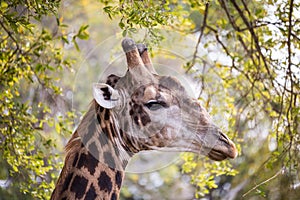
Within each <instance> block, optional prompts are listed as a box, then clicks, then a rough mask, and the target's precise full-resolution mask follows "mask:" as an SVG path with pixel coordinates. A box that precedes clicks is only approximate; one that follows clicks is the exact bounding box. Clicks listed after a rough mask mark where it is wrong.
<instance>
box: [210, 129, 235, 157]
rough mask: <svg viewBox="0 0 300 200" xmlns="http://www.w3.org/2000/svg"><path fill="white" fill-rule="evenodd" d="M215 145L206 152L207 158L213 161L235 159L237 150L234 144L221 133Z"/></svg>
mask: <svg viewBox="0 0 300 200" xmlns="http://www.w3.org/2000/svg"><path fill="white" fill-rule="evenodd" d="M219 134H220V137H219V140H218V141H217V143H216V145H215V146H214V147H213V148H212V149H211V150H210V151H209V152H208V154H207V156H208V157H209V158H210V159H212V160H215V161H222V160H224V159H226V158H231V159H233V158H235V157H236V156H237V154H238V153H237V149H236V147H235V144H234V143H233V142H232V141H231V140H230V139H229V138H228V137H227V136H226V135H225V134H224V133H222V132H219Z"/></svg>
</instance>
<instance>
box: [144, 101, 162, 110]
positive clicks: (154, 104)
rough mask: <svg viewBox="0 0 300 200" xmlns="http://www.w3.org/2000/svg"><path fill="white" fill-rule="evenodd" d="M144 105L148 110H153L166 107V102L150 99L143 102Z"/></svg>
mask: <svg viewBox="0 0 300 200" xmlns="http://www.w3.org/2000/svg"><path fill="white" fill-rule="evenodd" d="M145 106H146V107H147V108H148V109H149V110H152V111H155V110H158V109H161V108H165V107H167V104H166V103H165V102H163V101H156V100H150V101H148V102H147V103H146V104H145Z"/></svg>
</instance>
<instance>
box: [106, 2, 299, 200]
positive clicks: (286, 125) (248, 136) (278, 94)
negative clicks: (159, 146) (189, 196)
mask: <svg viewBox="0 0 300 200" xmlns="http://www.w3.org/2000/svg"><path fill="white" fill-rule="evenodd" d="M101 2H102V3H104V4H105V7H104V11H105V12H106V13H107V14H108V15H109V17H110V18H116V17H117V18H119V19H120V23H119V26H120V28H121V29H123V31H124V32H125V34H124V35H126V34H127V32H128V31H130V30H131V29H134V30H135V29H138V28H145V29H146V31H145V32H146V35H145V38H147V37H148V38H150V40H151V39H152V40H153V38H154V40H155V42H156V43H157V41H160V40H161V39H162V38H160V37H159V38H158V37H156V36H157V35H160V33H159V29H168V30H173V31H180V32H181V33H184V34H193V35H197V37H198V39H197V42H196V44H195V51H194V53H193V55H191V56H190V59H188V60H187V62H186V65H185V66H184V67H185V69H186V71H187V72H189V73H191V74H193V75H194V76H195V77H197V78H198V79H199V80H200V81H201V82H202V90H203V92H201V94H203V96H201V99H202V100H203V101H204V102H205V105H207V107H208V109H209V110H210V111H211V112H212V113H214V114H216V115H218V114H217V113H218V112H219V111H221V112H222V111H223V112H224V113H225V114H226V116H227V121H228V124H227V125H226V127H227V129H228V131H229V132H230V133H231V136H233V137H234V140H235V141H236V142H237V143H238V144H239V148H240V151H241V152H240V153H241V155H240V158H238V159H237V161H236V162H235V163H234V165H235V166H236V167H238V164H241V161H240V160H245V161H244V162H250V163H251V161H252V160H253V157H257V156H258V158H259V159H258V160H256V162H258V163H260V166H257V165H253V167H254V168H255V169H252V172H250V170H249V169H246V168H242V167H239V168H240V176H241V177H244V176H246V175H248V174H250V177H248V179H249V183H248V185H247V187H245V188H241V189H240V190H242V189H243V190H244V195H245V196H247V195H248V194H249V193H247V188H248V191H254V190H251V188H253V187H254V185H255V184H256V183H257V182H261V183H262V185H259V186H264V187H263V188H260V192H258V193H257V194H263V195H262V196H265V197H267V198H268V197H269V198H273V197H271V191H273V190H274V189H273V187H274V185H275V183H274V184H273V183H272V182H271V181H272V180H273V178H272V179H269V178H268V177H273V175H274V174H277V175H276V176H274V179H277V180H278V182H279V183H280V184H279V186H277V188H278V190H279V191H280V192H279V193H278V194H277V193H276V195H278V196H284V194H287V192H289V194H295V195H297V192H296V189H293V187H294V186H293V185H296V183H298V182H299V176H298V175H297V174H299V162H300V161H299V142H300V138H299V135H300V132H299V131H300V128H299V127H300V124H299V115H300V114H299V113H300V112H299V111H300V106H299V94H300V88H299V85H300V83H299V82H300V70H299V52H300V51H299V50H300V46H299V37H298V35H299V32H300V26H299V20H297V17H296V16H297V15H298V14H299V9H300V7H299V6H300V5H299V3H298V2H296V1H293V0H292V1H272V0H270V1H267V2H264V1H244V0H242V1H236V0H230V1H224V0H218V1H217V0H216V1H209V2H201V1H200V2H199V1H193V0H186V1H172V0H169V1H163V2H160V3H157V2H156V1H142V2H138V3H137V2H135V1H126V0H124V1H120V2H117V1H101ZM154 28H156V29H154ZM201 48H202V49H208V50H210V51H213V52H211V53H210V52H207V53H206V54H205V53H203V52H199V50H200V49H201ZM212 49H214V50H212ZM200 53H201V54H200ZM216 79H217V80H219V81H218V83H219V85H218V86H217V87H216V86H215V80H216ZM212 85H214V86H212ZM223 97H225V98H223ZM228 97H230V98H228ZM216 100H218V102H219V104H220V105H225V106H221V107H220V108H215V107H214V106H213V105H211V104H215V102H216ZM212 102H214V103H212ZM252 143H253V144H252ZM251 144H252V145H251ZM261 152H263V154H262V153H261ZM183 159H184V160H185V162H186V163H185V164H184V171H185V172H190V171H193V173H195V174H197V173H198V172H197V170H199V168H201V169H205V168H207V169H210V170H206V171H205V172H206V174H205V175H204V176H203V177H201V176H197V175H192V177H193V178H192V182H193V183H194V184H195V185H199V186H201V187H203V186H205V185H206V187H207V188H214V187H216V185H215V184H214V178H213V177H214V175H218V173H211V170H217V169H218V166H216V165H214V164H211V163H208V164H206V166H203V163H202V162H198V161H197V159H190V157H189V156H188V157H187V156H186V155H184V156H183ZM187 166H189V167H187ZM226 166H227V165H226ZM241 166H243V165H241ZM249 166H252V164H249ZM253 170H254V172H253ZM221 171H222V169H221V170H220V171H219V172H221ZM278 172H280V173H278ZM224 173H225V172H224ZM281 174H282V175H281ZM210 175H213V177H211V176H210ZM195 177H197V178H195ZM207 177H209V178H208V179H207ZM266 180H268V181H266ZM203 183H205V184H203ZM235 184H236V185H237V183H235ZM286 185H291V187H290V188H287V187H286ZM254 188H258V187H254ZM278 190H277V191H278ZM208 192H210V191H209V190H206V191H205V190H203V189H200V194H204V193H208ZM198 194H199V193H198ZM268 195H269V196H268ZM298 195H299V194H298ZM240 196H241V194H240Z"/></svg>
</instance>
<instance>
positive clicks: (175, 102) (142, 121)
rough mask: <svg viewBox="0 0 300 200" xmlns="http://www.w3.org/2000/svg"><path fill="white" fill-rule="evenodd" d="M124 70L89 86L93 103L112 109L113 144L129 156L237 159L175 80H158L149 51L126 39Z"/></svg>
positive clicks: (224, 138)
mask: <svg viewBox="0 0 300 200" xmlns="http://www.w3.org/2000/svg"><path fill="white" fill-rule="evenodd" d="M122 47H123V50H124V52H125V54H126V58H127V64H128V70H127V72H126V74H125V76H123V77H117V76H115V75H111V76H110V77H109V78H108V81H107V83H106V84H101V83H97V84H95V85H94V87H93V94H94V98H95V100H96V102H97V103H98V104H99V105H100V106H102V107H104V108H106V109H110V111H111V119H112V120H113V121H114V124H115V126H116V127H117V128H116V130H117V133H118V134H117V135H116V136H115V137H117V138H115V139H116V141H119V142H118V143H119V145H121V146H123V148H124V149H126V150H127V151H130V153H137V152H139V151H142V150H163V151H164V150H165V151H180V152H182V151H186V152H194V153H197V154H203V155H207V156H208V157H209V158H211V159H213V160H217V161H220V160H223V159H226V158H235V157H236V155H237V150H236V147H235V145H234V143H233V142H232V141H231V140H230V139H229V138H228V137H227V136H226V135H225V134H224V133H223V132H222V131H221V130H220V129H219V128H218V127H217V126H216V125H214V123H213V122H212V120H211V119H210V116H209V114H208V113H207V112H206V110H205V109H204V108H203V107H202V106H201V105H200V104H199V102H198V101H197V100H196V99H192V98H191V97H189V96H188V95H187V92H186V91H185V89H184V87H183V86H182V85H181V84H180V82H179V81H178V80H177V79H175V78H174V77H169V76H159V75H157V73H156V72H155V70H154V68H153V66H152V63H151V60H150V58H149V55H148V52H147V48H146V47H145V46H144V45H142V44H135V42H134V41H133V40H132V39H128V38H126V39H124V40H123V42H122Z"/></svg>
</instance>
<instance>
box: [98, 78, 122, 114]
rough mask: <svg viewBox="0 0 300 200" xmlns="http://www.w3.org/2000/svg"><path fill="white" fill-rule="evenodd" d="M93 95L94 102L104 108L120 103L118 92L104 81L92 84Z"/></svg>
mask: <svg viewBox="0 0 300 200" xmlns="http://www.w3.org/2000/svg"><path fill="white" fill-rule="evenodd" d="M93 96H94V99H95V100H96V102H97V103H98V104H99V105H100V106H102V107H104V108H108V109H111V108H114V107H116V106H118V105H119V104H120V94H119V92H118V91H117V90H115V89H114V88H112V87H111V86H110V85H108V84H105V83H94V84H93Z"/></svg>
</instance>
